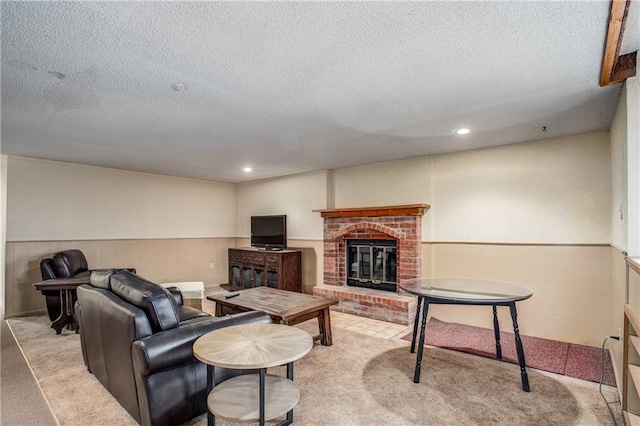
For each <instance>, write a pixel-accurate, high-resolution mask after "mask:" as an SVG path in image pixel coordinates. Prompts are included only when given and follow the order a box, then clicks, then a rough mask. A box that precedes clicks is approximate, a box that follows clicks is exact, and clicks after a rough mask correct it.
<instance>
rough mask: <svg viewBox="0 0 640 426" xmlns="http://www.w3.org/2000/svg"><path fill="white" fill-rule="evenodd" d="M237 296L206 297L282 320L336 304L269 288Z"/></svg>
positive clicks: (244, 291) (334, 301) (258, 288)
mask: <svg viewBox="0 0 640 426" xmlns="http://www.w3.org/2000/svg"><path fill="white" fill-rule="evenodd" d="M238 293H239V294H238V296H235V297H231V298H229V299H227V298H225V295H227V294H228V293H220V294H213V295H210V296H207V299H208V300H211V301H214V302H221V303H223V304H226V305H230V306H238V307H242V308H246V309H251V310H256V311H263V312H266V313H268V314H269V315H273V316H277V317H280V318H282V319H287V318H292V317H296V316H299V315H303V314H305V313H307V312H313V311H317V310H320V309H324V308H327V307H329V306H331V305H335V304H337V303H338V301H337V300H332V299H327V298H325V297H318V296H311V295H309V294H303V293H297V292H294V291H287V290H278V289H275V288H270V287H255V288H248V289H246V290H240V291H238Z"/></svg>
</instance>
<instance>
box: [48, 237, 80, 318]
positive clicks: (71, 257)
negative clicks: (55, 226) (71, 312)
mask: <svg viewBox="0 0 640 426" xmlns="http://www.w3.org/2000/svg"><path fill="white" fill-rule="evenodd" d="M40 273H41V274H42V280H43V281H46V280H51V279H54V278H72V277H83V276H84V277H87V279H88V277H89V274H90V273H91V272H90V271H89V267H88V266H87V259H86V257H84V253H82V252H81V251H80V250H78V249H73V250H64V251H61V252H59V253H56V254H54V255H53V256H52V257H50V258H47V259H42V260H41V261H40ZM42 294H43V295H44V297H45V300H46V303H47V313H48V314H49V319H50V320H51V321H55V320H56V319H57V318H58V317H60V313H61V305H62V303H61V302H62V301H61V295H60V291H58V290H42ZM73 303H75V292H73Z"/></svg>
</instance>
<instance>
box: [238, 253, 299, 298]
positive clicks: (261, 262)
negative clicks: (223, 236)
mask: <svg viewBox="0 0 640 426" xmlns="http://www.w3.org/2000/svg"><path fill="white" fill-rule="evenodd" d="M260 286H266V287H271V288H277V289H279V290H289V291H297V292H298V293H302V252H301V251H300V250H278V251H271V250H269V251H267V250H260V249H256V248H252V247H247V248H230V249H229V287H230V290H232V291H235V290H244V289H245V288H253V287H260Z"/></svg>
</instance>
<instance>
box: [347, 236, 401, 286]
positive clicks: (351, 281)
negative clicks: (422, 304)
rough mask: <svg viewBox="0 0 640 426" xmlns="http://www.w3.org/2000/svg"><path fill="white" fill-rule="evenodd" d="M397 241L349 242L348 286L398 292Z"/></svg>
mask: <svg viewBox="0 0 640 426" xmlns="http://www.w3.org/2000/svg"><path fill="white" fill-rule="evenodd" d="M397 254H398V248H397V242H396V240H352V239H350V240H347V249H346V255H347V261H346V265H347V268H348V273H347V285H350V286H355V287H365V288H373V289H376V290H385V291H393V292H395V291H396V290H397V282H398V281H397V280H398V279H397V271H398V268H397V265H398V261H397V259H398V256H397Z"/></svg>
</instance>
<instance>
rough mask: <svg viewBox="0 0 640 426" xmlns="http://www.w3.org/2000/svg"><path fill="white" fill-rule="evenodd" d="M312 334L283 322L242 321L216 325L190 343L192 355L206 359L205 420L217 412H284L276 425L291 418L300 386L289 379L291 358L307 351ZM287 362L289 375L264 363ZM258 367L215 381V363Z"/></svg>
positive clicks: (228, 415) (251, 416)
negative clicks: (272, 370) (270, 370)
mask: <svg viewBox="0 0 640 426" xmlns="http://www.w3.org/2000/svg"><path fill="white" fill-rule="evenodd" d="M312 347H313V338H312V337H311V335H310V334H309V333H307V332H305V331H303V330H300V329H298V328H295V327H290V326H287V325H281V324H243V325H236V326H231V327H225V328H221V329H219V330H214V331H212V332H210V333H207V334H205V335H204V336H202V337H200V338H198V339H197V340H196V341H195V342H194V344H193V354H194V356H195V357H196V358H197V359H198V360H199V361H201V362H203V363H204V364H207V390H208V397H207V407H208V415H207V424H208V425H210V426H213V425H215V418H216V417H220V418H223V419H225V420H229V421H238V422H252V421H253V422H255V421H258V422H260V424H261V425H264V424H265V421H268V420H272V419H275V418H277V417H280V416H283V415H285V414H286V419H285V420H283V421H282V422H281V423H279V425H290V424H291V423H292V422H293V407H295V405H296V404H297V403H298V401H299V399H300V390H299V389H298V386H297V385H296V384H295V383H294V382H293V362H294V361H296V360H298V359H300V358H302V357H303V356H305V355H306V354H308V353H309V351H311V348H312ZM285 364H286V365H287V377H286V378H285V377H280V376H275V375H271V374H269V375H267V374H266V371H267V368H268V367H275V366H279V365H285ZM215 367H224V368H229V369H236V370H254V369H256V370H259V373H258V374H245V375H240V376H237V377H233V378H231V379H229V380H225V381H224V382H222V383H221V384H219V385H216V384H215V383H214V368H215Z"/></svg>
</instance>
